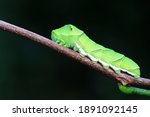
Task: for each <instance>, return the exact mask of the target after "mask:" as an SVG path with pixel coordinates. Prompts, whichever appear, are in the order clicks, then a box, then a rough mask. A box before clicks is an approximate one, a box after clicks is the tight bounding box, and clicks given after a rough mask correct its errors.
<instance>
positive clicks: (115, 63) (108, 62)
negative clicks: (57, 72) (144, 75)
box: [51, 24, 148, 95]
mask: <svg viewBox="0 0 150 117" xmlns="http://www.w3.org/2000/svg"><path fill="white" fill-rule="evenodd" d="M51 38H52V40H53V41H55V42H56V43H58V44H60V45H62V46H64V47H67V48H73V50H75V51H77V52H79V53H80V55H82V56H87V57H89V58H90V59H91V60H92V61H93V62H99V63H101V64H102V65H103V67H104V68H105V69H108V68H109V67H110V68H112V69H113V70H114V72H116V73H117V74H118V73H120V72H126V73H128V74H130V75H132V76H133V77H135V78H139V77H140V68H139V66H138V65H137V64H136V63H135V62H134V61H133V60H131V59H130V58H128V57H126V56H124V55H123V54H120V53H117V52H115V51H114V50H112V49H109V48H105V47H104V46H101V45H99V44H97V43H95V42H94V41H92V40H91V39H90V38H89V37H88V36H87V35H86V34H85V33H84V32H83V31H82V30H80V29H78V28H77V27H75V26H73V25H71V24H68V25H65V26H63V27H61V28H58V29H55V30H53V31H52V33H51ZM121 86H122V87H124V88H122V87H121ZM119 89H120V90H121V91H122V92H124V93H127V94H130V93H136V94H142V93H139V88H135V89H134V87H126V86H123V85H119ZM133 90H134V91H133ZM147 91H148V90H146V91H145V90H144V89H142V90H141V89H140V92H143V94H145V95H146V93H145V92H147Z"/></svg>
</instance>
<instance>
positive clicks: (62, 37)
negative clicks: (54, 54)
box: [51, 24, 83, 48]
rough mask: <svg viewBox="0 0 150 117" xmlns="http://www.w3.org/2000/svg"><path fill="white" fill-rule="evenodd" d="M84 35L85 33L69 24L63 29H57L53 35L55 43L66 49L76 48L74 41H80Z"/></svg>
mask: <svg viewBox="0 0 150 117" xmlns="http://www.w3.org/2000/svg"><path fill="white" fill-rule="evenodd" d="M82 34H83V31H82V30H80V29H78V28H77V27H75V26H73V25H71V24H67V25H64V26H63V27H61V28H58V29H55V30H53V31H52V33H51V38H52V40H53V41H55V42H57V43H59V44H61V45H62V46H64V47H71V48H72V47H74V41H76V40H77V39H79V37H80V36H81V35H82Z"/></svg>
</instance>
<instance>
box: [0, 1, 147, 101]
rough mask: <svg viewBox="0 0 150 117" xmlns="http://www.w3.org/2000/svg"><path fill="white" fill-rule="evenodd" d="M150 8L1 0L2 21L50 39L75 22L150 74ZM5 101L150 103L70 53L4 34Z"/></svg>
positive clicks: (0, 81) (0, 47) (0, 57)
mask: <svg viewBox="0 0 150 117" xmlns="http://www.w3.org/2000/svg"><path fill="white" fill-rule="evenodd" d="M149 11H150V10H149V4H148V3H147V2H145V1H142V0H141V1H140V0H138V1H127V0H121V1H120V0H115V1H114V0H112V1H107V0H105V1H104V0H103V1H101V0H92V1H90V0H89V1H88V0H42V1H38V0H0V19H1V20H4V21H8V22H10V23H13V24H15V25H18V26H21V27H24V28H26V29H28V30H31V31H33V32H36V33H38V34H41V35H43V36H45V37H48V38H50V33H51V30H52V29H55V28H58V27H61V26H63V25H65V24H69V23H71V24H74V25H75V26H77V27H79V28H80V29H82V30H84V32H86V34H87V35H88V36H89V37H90V38H91V39H93V40H94V41H96V42H97V43H99V44H101V45H103V46H105V47H108V48H112V49H114V50H115V51H117V52H120V53H123V54H125V55H126V56H128V57H130V58H132V59H133V60H134V61H136V62H137V63H138V64H139V65H140V67H141V75H142V76H143V77H150V72H149V66H150V62H149V59H150V57H149V49H150V47H149V43H148V39H149V30H148V29H149V28H148V27H149V26H148V23H149ZM0 99H150V98H149V97H145V96H137V95H126V94H123V93H121V92H120V91H119V90H118V87H117V86H116V83H115V82H114V81H113V80H112V79H109V78H108V77H106V76H103V75H102V74H100V73H98V72H96V71H94V70H92V69H90V68H88V67H86V66H84V65H82V64H80V63H77V62H76V61H74V60H71V59H70V58H67V57H66V56H64V55H61V54H58V53H57V52H55V51H53V50H51V49H49V48H47V47H44V46H42V45H40V44H38V43H35V42H33V41H30V40H26V39H25V38H23V37H20V36H17V35H15V34H11V33H7V32H4V31H0Z"/></svg>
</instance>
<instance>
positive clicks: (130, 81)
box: [0, 20, 150, 86]
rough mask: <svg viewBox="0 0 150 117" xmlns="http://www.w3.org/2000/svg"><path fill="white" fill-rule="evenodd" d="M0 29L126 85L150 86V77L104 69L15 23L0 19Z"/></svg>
mask: <svg viewBox="0 0 150 117" xmlns="http://www.w3.org/2000/svg"><path fill="white" fill-rule="evenodd" d="M0 29H1V30H4V31H7V32H11V33H15V34H17V35H20V36H23V37H26V39H30V40H33V41H36V42H38V43H40V44H42V45H44V46H47V47H49V48H51V49H53V50H55V51H57V52H59V53H62V54H64V55H66V56H68V57H70V58H72V59H74V60H76V61H78V62H80V63H82V64H84V65H87V66H89V67H90V68H92V69H95V70H97V71H98V72H100V73H103V74H105V75H107V76H109V77H110V78H113V79H114V80H116V81H117V82H120V83H122V84H124V85H142V86H150V79H146V78H142V77H141V78H138V79H135V78H133V77H132V76H130V75H128V74H126V73H120V74H116V73H115V72H114V71H113V70H112V69H110V68H109V69H104V68H103V66H102V65H101V64H99V63H93V62H92V61H91V60H89V59H88V58H87V57H82V56H80V54H79V53H77V52H74V51H73V50H71V49H68V48H64V47H62V46H60V45H58V44H57V43H55V42H53V41H51V40H49V39H48V38H45V37H43V36H41V35H38V34H36V33H34V32H31V31H28V30H26V29H24V28H20V27H18V26H15V25H13V24H10V23H7V22H4V21H1V20H0Z"/></svg>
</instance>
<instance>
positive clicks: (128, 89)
mask: <svg viewBox="0 0 150 117" xmlns="http://www.w3.org/2000/svg"><path fill="white" fill-rule="evenodd" d="M118 87H119V89H120V91H122V92H123V93H126V94H139V95H145V96H150V90H147V89H141V88H136V87H127V86H124V85H122V84H118Z"/></svg>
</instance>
